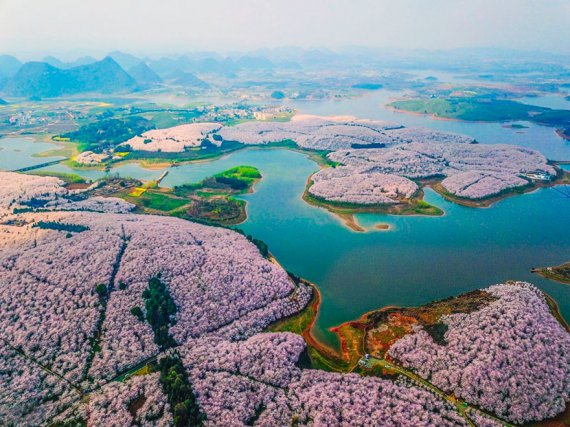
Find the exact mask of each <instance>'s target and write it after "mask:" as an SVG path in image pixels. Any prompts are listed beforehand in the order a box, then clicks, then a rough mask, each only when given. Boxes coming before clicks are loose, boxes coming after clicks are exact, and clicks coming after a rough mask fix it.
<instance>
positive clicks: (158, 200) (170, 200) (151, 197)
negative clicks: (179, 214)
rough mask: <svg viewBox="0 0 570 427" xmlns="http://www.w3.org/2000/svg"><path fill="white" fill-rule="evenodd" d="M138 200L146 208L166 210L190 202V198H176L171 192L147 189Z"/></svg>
mask: <svg viewBox="0 0 570 427" xmlns="http://www.w3.org/2000/svg"><path fill="white" fill-rule="evenodd" d="M136 200H138V202H139V203H140V204H141V205H142V206H144V207H145V208H148V209H154V210H158V211H165V212H168V211H172V210H174V209H178V208H179V207H182V206H184V205H186V204H188V200H185V199H179V198H175V197H172V195H170V194H162V193H155V192H152V191H147V192H146V193H144V194H143V195H142V196H140V197H137V198H136Z"/></svg>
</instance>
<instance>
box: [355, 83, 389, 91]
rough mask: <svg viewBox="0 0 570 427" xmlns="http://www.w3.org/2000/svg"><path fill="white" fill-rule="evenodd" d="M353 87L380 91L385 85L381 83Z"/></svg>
mask: <svg viewBox="0 0 570 427" xmlns="http://www.w3.org/2000/svg"><path fill="white" fill-rule="evenodd" d="M352 87H353V89H364V90H378V89H382V88H383V87H384V85H382V84H380V83H356V84H354V85H352Z"/></svg>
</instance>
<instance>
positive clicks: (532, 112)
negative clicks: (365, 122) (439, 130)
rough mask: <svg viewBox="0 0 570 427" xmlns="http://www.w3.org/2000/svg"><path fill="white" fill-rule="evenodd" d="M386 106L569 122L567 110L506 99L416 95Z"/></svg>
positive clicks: (489, 118) (469, 117) (487, 118)
mask: <svg viewBox="0 0 570 427" xmlns="http://www.w3.org/2000/svg"><path fill="white" fill-rule="evenodd" d="M389 105H390V106H391V107H393V108H395V109H397V110H403V111H409V112H412V113H419V114H431V115H434V116H437V117H442V118H448V119H458V120H466V121H480V122H504V121H515V120H527V121H532V122H535V123H541V124H548V125H560V124H564V123H569V122H570V111H567V110H552V109H550V108H545V107H537V106H534V105H527V104H523V103H520V102H517V101H511V100H505V99H487V98H477V97H473V98H455V97H449V98H418V99H405V100H400V101H395V102H392V103H391V104H389Z"/></svg>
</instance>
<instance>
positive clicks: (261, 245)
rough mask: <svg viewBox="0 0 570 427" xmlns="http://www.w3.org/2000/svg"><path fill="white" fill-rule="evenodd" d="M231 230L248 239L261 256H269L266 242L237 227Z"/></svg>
mask: <svg viewBox="0 0 570 427" xmlns="http://www.w3.org/2000/svg"><path fill="white" fill-rule="evenodd" d="M232 230H234V231H237V232H238V233H239V234H241V235H242V236H244V237H245V238H246V239H247V240H249V241H250V242H251V243H253V244H254V245H255V246H257V249H259V253H260V254H261V255H262V256H263V257H265V258H267V257H268V256H269V247H268V246H267V243H265V242H264V241H263V240H261V239H256V238H255V237H253V236H252V235H251V234H245V232H244V231H243V230H241V229H239V228H233V229H232ZM297 281H298V280H297Z"/></svg>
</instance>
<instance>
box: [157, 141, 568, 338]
mask: <svg viewBox="0 0 570 427" xmlns="http://www.w3.org/2000/svg"><path fill="white" fill-rule="evenodd" d="M240 164H247V165H252V166H255V167H257V168H258V169H259V170H260V171H261V173H262V175H263V179H262V180H261V181H260V182H259V183H258V184H256V186H255V192H254V193H252V194H248V195H245V196H243V198H244V199H245V200H247V202H248V205H247V213H248V219H247V221H246V222H245V223H243V224H241V225H239V228H241V229H242V230H244V231H245V232H246V233H248V234H251V235H253V236H255V237H257V238H260V239H262V240H264V241H265V242H267V244H268V245H269V248H270V250H271V252H272V253H273V254H274V255H275V256H276V258H277V259H278V260H279V262H281V263H282V265H283V266H284V267H285V268H286V269H288V270H290V271H291V272H294V273H295V274H298V275H300V276H302V277H305V278H307V279H308V280H310V281H312V282H314V283H316V284H317V285H318V286H319V289H320V290H321V292H322V296H323V304H322V306H321V311H320V314H319V318H318V320H317V323H316V327H317V328H316V331H315V333H316V334H317V335H318V336H319V337H320V338H321V339H323V340H324V341H325V342H328V343H330V344H334V343H335V342H336V341H335V337H334V336H333V335H332V334H330V333H329V332H327V329H328V328H330V327H332V326H336V325H338V324H340V323H342V322H345V321H347V320H352V319H355V318H357V317H359V316H360V315H361V314H363V313H364V312H366V311H369V310H373V309H375V308H379V307H382V306H385V305H418V304H423V303H426V302H429V301H432V300H434V299H440V298H444V297H448V296H451V295H457V294H459V293H462V292H466V291H469V290H473V289H477V288H481V287H485V286H488V285H490V284H494V283H499V282H503V281H505V280H509V279H513V280H526V281H530V282H532V283H535V284H536V285H538V286H539V287H541V288H542V289H544V290H545V291H546V292H548V293H549V294H550V295H552V296H553V297H554V298H555V299H556V300H557V301H558V303H559V304H560V308H561V311H562V312H563V314H564V316H565V317H566V318H567V319H570V286H568V285H563V284H559V283H556V282H552V281H548V280H545V279H542V278H540V277H539V276H536V275H534V274H531V273H530V272H529V270H530V268H531V267H535V266H547V265H553V264H560V263H562V262H565V261H568V260H570V226H569V225H570V199H568V198H565V197H564V196H563V195H561V194H560V193H558V192H556V191H555V190H552V189H546V190H539V191H536V192H534V193H531V194H525V195H522V196H518V197H512V198H508V199H506V200H503V201H501V202H499V203H497V204H496V205H494V206H492V207H490V208H484V209H474V208H467V207H462V206H458V205H455V204H452V203H449V202H446V201H445V200H443V199H442V198H441V197H439V196H438V195H437V194H436V193H434V192H433V191H430V190H427V191H426V200H427V201H428V202H430V203H432V204H435V205H437V206H439V207H440V208H442V209H444V211H445V216H443V217H435V218H430V217H397V216H386V215H374V214H362V215H358V216H357V219H358V221H359V222H360V223H361V224H362V225H364V226H365V227H373V225H374V224H376V223H378V222H384V223H388V224H390V225H391V226H392V227H393V230H392V231H387V232H383V231H371V232H368V233H356V232H353V231H351V230H349V229H348V228H346V227H345V226H344V225H342V223H341V222H340V221H339V220H338V219H337V218H336V217H335V216H333V215H332V214H330V213H329V212H327V211H326V210H324V209H321V208H316V207H313V206H310V205H308V204H306V203H305V202H304V201H303V200H302V199H301V195H302V193H303V191H304V187H305V182H306V178H307V176H309V175H310V174H311V173H312V172H314V171H316V170H318V166H317V165H316V164H315V163H314V162H313V161H312V160H310V159H308V158H307V157H306V156H304V155H303V154H300V153H296V152H292V151H288V150H284V149H270V150H263V149H255V148H253V149H247V150H243V151H238V152H236V153H233V154H230V155H228V156H226V157H224V158H222V159H219V160H216V161H213V162H210V163H199V164H193V165H185V166H180V167H177V168H174V169H171V172H170V174H169V175H168V176H167V177H166V178H165V180H164V181H163V185H165V186H173V185H179V184H182V183H187V182H196V181H199V180H200V179H202V178H204V177H206V176H209V175H212V174H213V173H216V172H219V171H222V170H224V169H227V168H230V167H233V166H237V165H240ZM537 224H540V226H537Z"/></svg>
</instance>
